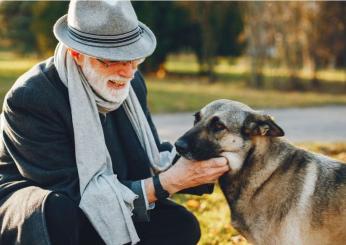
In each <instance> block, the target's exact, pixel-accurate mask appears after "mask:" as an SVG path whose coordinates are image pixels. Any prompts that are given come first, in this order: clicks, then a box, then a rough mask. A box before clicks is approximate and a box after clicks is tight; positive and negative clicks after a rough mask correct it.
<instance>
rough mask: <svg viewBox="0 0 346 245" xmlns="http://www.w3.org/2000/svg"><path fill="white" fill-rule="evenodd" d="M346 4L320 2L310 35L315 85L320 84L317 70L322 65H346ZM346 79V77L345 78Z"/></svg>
mask: <svg viewBox="0 0 346 245" xmlns="http://www.w3.org/2000/svg"><path fill="white" fill-rule="evenodd" d="M345 13H346V4H345V3H344V2H328V3H327V2H318V3H316V14H315V18H314V19H313V23H312V26H313V32H312V35H311V36H310V43H311V45H310V46H309V54H310V56H311V60H312V70H313V74H314V76H313V79H312V84H313V85H314V86H318V85H319V81H318V80H317V76H316V74H317V71H318V69H320V68H322V67H330V68H337V67H343V68H345V67H346V14H345ZM345 79H346V78H345Z"/></svg>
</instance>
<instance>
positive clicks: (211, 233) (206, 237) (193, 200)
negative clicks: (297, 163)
mask: <svg viewBox="0 0 346 245" xmlns="http://www.w3.org/2000/svg"><path fill="white" fill-rule="evenodd" d="M299 146H300V147H303V148H305V149H308V150H312V151H315V152H319V153H322V154H325V155H328V156H330V157H333V158H336V159H338V160H340V161H343V162H346V143H345V142H339V143H328V144H323V143H318V142H310V143H301V144H299ZM174 200H175V201H177V202H178V203H180V204H182V205H183V206H185V207H186V208H187V209H189V210H190V211H191V212H193V213H194V214H195V215H196V217H197V219H198V220H199V222H200V225H201V230H202V238H201V240H200V242H199V245H248V244H249V243H247V242H246V240H245V239H244V238H243V237H242V236H241V235H239V234H238V233H237V231H236V230H235V229H234V228H233V227H232V225H231V221H230V219H231V215H230V210H229V208H228V205H227V203H226V200H225V198H224V196H223V194H222V192H221V190H220V188H219V186H216V188H215V190H214V193H213V194H211V195H203V196H201V197H199V196H192V195H182V194H178V195H175V196H174Z"/></svg>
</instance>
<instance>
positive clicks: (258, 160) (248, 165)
mask: <svg viewBox="0 0 346 245" xmlns="http://www.w3.org/2000/svg"><path fill="white" fill-rule="evenodd" d="M279 144H287V145H289V144H288V143H287V142H285V141H282V140H281V139H278V138H269V137H254V138H253V139H252V147H251V148H250V149H249V150H248V151H247V152H245V154H243V155H241V154H239V153H231V154H229V156H228V157H229V158H228V159H229V162H230V161H232V159H233V160H234V163H230V166H231V170H230V171H229V172H228V173H226V174H225V175H223V176H222V177H221V178H220V186H221V188H222V190H223V191H224V193H225V194H226V196H227V197H228V199H229V200H228V201H229V202H230V205H231V202H233V201H236V200H237V199H238V198H240V194H241V195H242V196H245V197H251V196H253V194H254V193H253V192H255V190H257V189H258V188H259V187H260V186H261V185H262V184H263V182H265V181H266V180H267V179H268V178H269V177H270V176H271V174H272V173H273V172H274V171H275V170H276V169H277V168H278V166H279V165H280V164H279V161H280V159H277V157H276V156H277V154H273V152H275V151H277V149H279V148H280V147H278V145H279ZM275 157H276V158H275ZM241 160H243V162H241V163H240V161H241ZM232 166H233V167H234V169H233V170H232ZM239 166H241V167H240V169H239ZM236 169H237V170H238V171H234V170H236ZM250 179H251V181H250ZM244 194H245V195H244Z"/></svg>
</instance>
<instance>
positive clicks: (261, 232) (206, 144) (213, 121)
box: [175, 100, 346, 245]
mask: <svg viewBox="0 0 346 245" xmlns="http://www.w3.org/2000/svg"><path fill="white" fill-rule="evenodd" d="M297 120H299V119H297ZM283 135H284V131H283V130H282V129H281V128H280V127H279V126H278V125H277V124H276V123H275V122H274V120H273V118H272V117H270V116H269V115H266V114H264V113H261V112H259V111H255V110H253V109H251V108H250V107H248V106H247V105H244V104H242V103H240V102H236V101H231V100H217V101H214V102H212V103H210V104H208V105H206V106H205V107H204V108H203V109H202V110H201V111H199V112H197V113H196V114H195V122H194V127H193V128H192V129H190V130H189V131H187V132H186V133H185V134H184V135H183V136H182V137H180V138H179V139H178V140H177V142H176V143H175V145H176V148H177V151H178V152H179V153H180V155H182V156H183V157H185V158H188V159H190V160H205V159H209V158H213V157H220V156H224V157H226V158H227V159H228V162H229V166H230V171H229V172H227V173H226V174H224V175H223V176H222V177H220V179H219V182H220V186H221V189H222V191H223V193H224V195H225V197H226V199H227V202H228V204H229V206H230V208H231V211H232V225H233V226H234V227H235V228H236V229H237V230H238V231H239V232H240V233H241V234H242V235H243V236H244V237H246V238H247V239H248V241H249V242H251V243H254V244H263V245H269V244H277V245H285V244H287V245H298V244H311V245H312V244H313V245H318V244H321V245H328V244H333V245H336V244H346V165H344V164H342V163H341V162H338V161H336V160H333V159H331V158H328V157H325V156H323V155H319V154H316V153H312V152H309V151H306V150H303V149H300V148H298V147H296V146H294V145H292V144H290V143H288V142H287V141H285V140H284V139H281V138H280V137H281V136H283Z"/></svg>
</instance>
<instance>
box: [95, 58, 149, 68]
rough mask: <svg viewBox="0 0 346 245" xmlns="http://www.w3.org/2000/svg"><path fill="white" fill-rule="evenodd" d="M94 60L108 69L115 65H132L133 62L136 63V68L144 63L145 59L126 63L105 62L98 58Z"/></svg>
mask: <svg viewBox="0 0 346 245" xmlns="http://www.w3.org/2000/svg"><path fill="white" fill-rule="evenodd" d="M96 60H97V61H98V62H100V63H101V64H103V65H104V66H105V67H106V68H109V67H110V66H112V65H115V64H127V63H130V64H133V63H134V62H137V63H136V66H138V65H140V64H142V63H143V62H144V60H145V58H140V59H137V60H127V61H117V60H114V61H107V60H102V59H99V58H96Z"/></svg>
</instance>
